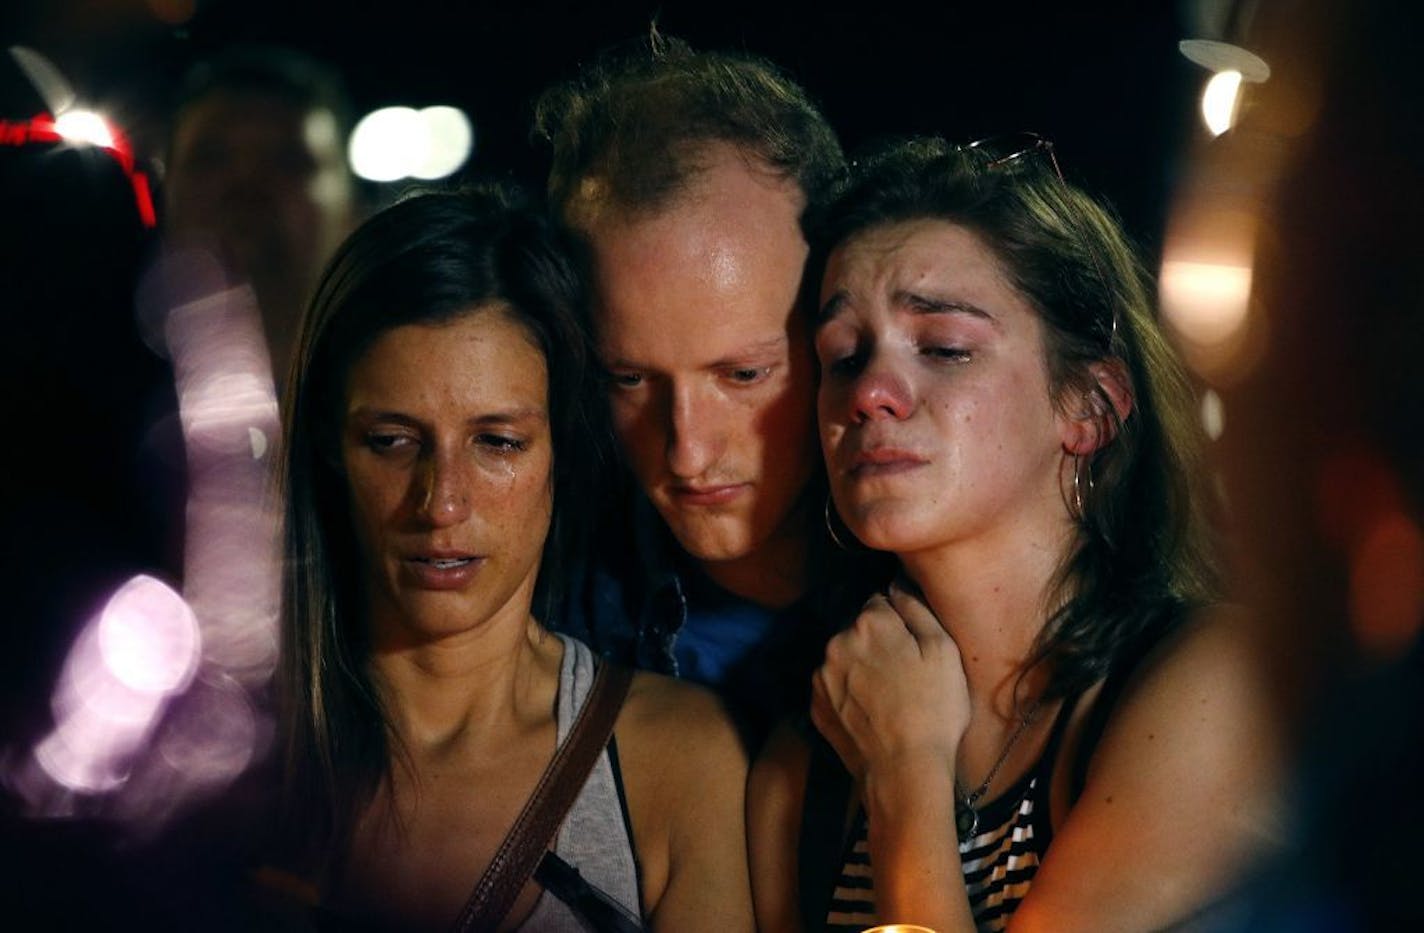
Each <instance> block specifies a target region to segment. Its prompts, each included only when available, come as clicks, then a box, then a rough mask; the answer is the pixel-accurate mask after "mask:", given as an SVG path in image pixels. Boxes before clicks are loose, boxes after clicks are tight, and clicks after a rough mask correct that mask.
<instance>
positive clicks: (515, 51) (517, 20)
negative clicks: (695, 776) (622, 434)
mask: <svg viewBox="0 0 1424 933" xmlns="http://www.w3.org/2000/svg"><path fill="white" fill-rule="evenodd" d="M1204 5H1205V6H1208V7H1223V6H1225V5H1224V4H1221V3H1208V4H1204ZM1197 6H1202V5H1199V4H1192V5H1186V4H1176V3H1171V2H1160V0H1159V2H1152V3H1139V2H1110V3H1088V4H1080V3H1074V4H1035V3H1030V4H1016V3H982V2H975V3H965V2H941V3H932V4H923V5H921V4H911V3H901V2H874V3H869V2H868V3H859V4H845V5H838V4H833V3H828V4H817V3H808V2H794V3H771V2H768V3H760V4H758V3H743V2H734V3H664V4H656V3H653V2H650V0H645V2H640V3H629V2H622V0H620V2H614V3H595V4H579V3H555V2H547V0H533V2H523V3H519V2H515V3H499V4H496V3H477V2H453V0H445V2H437V0H408V2H402V3H379V4H364V3H350V4H338V3H331V2H325V3H304V2H293V3H282V2H277V0H206V2H204V0H198V2H197V3H196V8H195V10H194V12H193V15H192V16H191V17H190V18H189V19H187V20H186V21H185V22H183V23H181V24H179V25H170V24H167V23H164V22H163V21H162V20H161V19H160V18H159V17H158V16H156V15H155V13H154V12H153V11H155V10H157V11H168V10H176V11H177V15H181V14H182V13H183V12H185V11H186V9H188V8H192V7H193V4H192V2H191V0H151V2H149V3H144V2H140V0H107V2H104V0H47V2H38V0H29V2H22V3H21V4H20V5H18V6H15V7H13V8H12V9H11V10H9V11H8V12H7V14H5V15H6V16H7V17H8V18H9V19H10V20H11V21H12V23H11V28H10V29H9V30H7V31H6V32H7V33H8V34H9V37H7V43H9V42H21V43H25V44H29V45H32V46H33V47H35V48H37V49H38V50H39V51H41V52H43V53H44V54H46V55H48V56H49V57H50V58H52V59H53V60H54V61H55V62H56V63H57V64H59V66H60V68H61V70H62V71H64V72H65V73H66V75H67V76H68V77H69V78H70V80H71V81H72V82H73V83H74V85H75V86H76V88H78V89H79V93H80V97H81V99H83V100H85V101H86V102H87V103H89V104H90V105H91V106H95V107H97V108H99V109H101V110H102V111H103V112H106V113H109V114H111V115H112V116H113V118H114V119H116V120H117V121H118V122H119V124H120V125H121V126H123V127H125V129H126V130H127V131H128V132H129V133H130V135H131V136H132V137H134V139H135V142H136V145H137V147H138V148H139V149H140V151H144V150H148V151H150V152H152V151H154V150H155V149H156V148H157V146H158V144H159V141H160V140H161V133H162V126H161V116H162V109H163V102H164V100H165V98H166V95H167V94H168V93H169V89H170V88H171V87H172V86H173V85H174V83H175V82H176V81H177V80H178V78H179V77H180V76H181V74H182V73H183V71H184V69H185V68H186V67H187V65H188V64H190V63H191V62H192V61H194V60H196V59H198V58H201V57H202V56H204V55H205V54H208V53H210V52H212V51H214V50H215V49H218V48H220V47H221V46H222V45H224V44H226V43H229V42H233V41H248V42H262V43H275V44H286V45H291V46H295V47H297V48H300V49H303V50H306V51H308V52H311V53H313V54H315V55H317V56H319V57H322V58H324V59H326V60H328V61H330V62H331V63H333V64H334V65H336V66H337V67H338V68H340V69H341V70H342V72H343V73H344V74H345V76H346V79H347V81H348V83H349V86H350V89H351V92H352V95H353V97H354V99H355V102H356V108H357V112H358V113H361V112H365V111H367V110H370V109H373V108H375V107H378V106H383V105H387V104H398V103H399V104H409V105H413V106H425V105H429V104H435V103H449V104H454V105H456V106H459V107H461V108H463V109H464V110H465V111H466V112H467V113H468V114H469V115H470V116H471V117H472V119H473V120H474V122H475V124H476V137H477V142H476V146H477V151H476V154H475V156H474V158H473V160H472V162H471V163H469V164H467V166H466V169H465V170H466V171H477V172H487V173H497V174H509V175H512V176H514V177H515V178H517V179H519V180H521V181H523V182H525V183H527V184H530V185H535V186H537V185H538V184H539V183H540V181H541V178H542V173H543V170H544V168H545V154H544V152H543V151H542V150H541V149H539V148H538V147H536V146H533V145H531V144H530V142H529V140H528V125H529V114H530V108H531V103H532V100H533V98H534V97H535V96H536V95H537V93H538V91H539V89H540V88H542V87H543V86H544V85H545V84H547V83H549V82H550V81H553V80H557V79H560V78H564V77H567V76H569V75H571V74H572V73H573V72H574V70H575V69H576V67H577V66H578V64H579V63H582V62H586V61H588V60H589V59H590V58H591V57H593V56H594V55H596V54H597V52H598V51H599V50H600V49H603V48H606V47H608V46H610V45H613V44H616V43H619V42H621V41H624V40H627V39H629V38H631V37H636V36H638V35H640V34H643V33H645V32H646V30H647V27H648V23H649V22H650V21H651V20H652V19H654V18H656V19H657V22H658V24H659V27H660V28H661V29H662V30H663V31H665V32H667V33H670V34H672V35H676V36H681V37H683V38H685V39H687V40H688V41H690V42H691V43H692V44H693V45H694V46H696V47H703V48H728V49H740V50H745V51H747V52H751V53H755V54H759V55H764V56H766V57H768V58H771V59H772V60H774V61H776V62H778V63H780V64H781V65H782V66H783V67H785V68H786V69H788V70H789V71H790V72H791V74H792V75H793V76H795V77H796V78H798V79H799V80H800V81H801V82H802V83H803V84H804V85H805V86H806V87H807V88H808V89H809V90H810V92H811V93H812V95H813V97H814V98H816V99H817V100H818V101H819V102H820V103H821V105H822V106H823V108H824V109H825V112H826V113H827V115H828V116H829V118H830V120H831V123H832V124H833V125H834V126H835V127H836V128H837V129H838V130H839V131H840V133H841V134H842V138H843V140H844V142H845V143H846V145H847V146H848V147H850V148H854V147H855V146H856V145H857V144H860V143H863V142H865V141H867V140H870V139H874V138H876V137H879V136H884V135H888V134H901V133H937V134H941V135H945V136H947V137H949V138H952V139H969V138H977V137H981V136H987V135H994V134H999V133H1006V132H1013V131H1017V130H1024V129H1031V130H1034V131H1037V132H1039V133H1041V134H1043V135H1045V136H1047V137H1049V138H1050V139H1053V140H1055V141H1056V143H1057V144H1058V147H1059V152H1060V154H1061V157H1062V161H1063V163H1064V170H1065V172H1067V173H1068V174H1069V176H1071V177H1072V178H1074V179H1075V180H1077V181H1079V182H1080V183H1083V184H1085V185H1086V186H1087V187H1088V188H1090V189H1091V190H1094V191H1096V192H1098V193H1101V194H1104V195H1106V196H1107V197H1108V198H1109V199H1111V200H1112V201H1113V202H1114V203H1115V204H1116V205H1117V206H1118V208H1119V210H1120V212H1121V214H1122V216H1123V219H1124V221H1125V222H1126V224H1127V226H1128V228H1129V230H1130V231H1131V232H1132V233H1133V234H1134V235H1135V236H1136V237H1137V238H1138V239H1139V240H1140V241H1141V242H1142V243H1143V245H1144V246H1145V247H1146V248H1147V250H1148V251H1149V253H1151V252H1154V251H1155V247H1156V245H1157V237H1158V235H1159V229H1160V226H1161V222H1162V216H1163V213H1164V207H1163V202H1164V198H1165V195H1166V192H1167V190H1168V188H1169V186H1170V184H1171V182H1172V176H1173V171H1174V164H1175V157H1174V153H1176V152H1177V151H1179V150H1180V148H1181V146H1182V144H1183V143H1184V142H1186V141H1188V140H1189V138H1190V137H1189V135H1188V134H1193V133H1198V132H1202V131H1201V130H1200V129H1199V127H1200V121H1199V120H1198V118H1197V116H1196V112H1195V106H1196V97H1197V94H1198V93H1199V91H1200V87H1201V84H1202V82H1203V81H1204V80H1205V78H1206V72H1204V71H1203V70H1202V69H1200V68H1199V67H1197V66H1196V65H1193V64H1191V63H1190V62H1188V61H1187V60H1185V59H1184V58H1183V57H1182V56H1181V55H1180V54H1178V52H1177V49H1176V44H1177V42H1178V40H1180V39H1182V38H1187V37H1190V36H1200V35H1204V34H1206V33H1204V30H1205V31H1206V32H1210V30H1212V29H1213V28H1215V29H1220V28H1221V24H1220V23H1216V24H1213V23H1209V22H1202V21H1201V20H1203V19H1209V18H1210V17H1204V16H1203V15H1199V14H1192V13H1190V12H1189V8H1191V9H1194V8H1196V7H1197ZM170 18H176V16H175V15H172V14H170ZM1218 18H1219V17H1218ZM1207 37H1209V38H1214V37H1215V36H1211V35H1207Z"/></svg>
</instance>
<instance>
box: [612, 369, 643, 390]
mask: <svg viewBox="0 0 1424 933" xmlns="http://www.w3.org/2000/svg"><path fill="white" fill-rule="evenodd" d="M608 381H609V382H610V383H611V384H612V385H615V386H617V387H618V388H620V389H636V388H637V387H638V386H640V385H642V384H643V374H642V373H610V374H609V376H608Z"/></svg>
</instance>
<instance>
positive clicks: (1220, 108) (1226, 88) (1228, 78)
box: [1201, 71, 1241, 136]
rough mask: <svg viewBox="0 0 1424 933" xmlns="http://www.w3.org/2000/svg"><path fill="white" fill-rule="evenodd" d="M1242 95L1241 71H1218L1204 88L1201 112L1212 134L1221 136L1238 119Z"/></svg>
mask: <svg viewBox="0 0 1424 933" xmlns="http://www.w3.org/2000/svg"><path fill="white" fill-rule="evenodd" d="M1240 96H1241V72H1239V71H1218V72H1217V73H1216V74H1214V75H1212V76H1211V80H1209V81H1207V83H1206V87H1205V88H1204V89H1203V90H1202V97H1201V114H1202V119H1203V120H1204V121H1206V128H1207V129H1208V130H1210V131H1211V135H1213V136H1220V135H1221V134H1222V133H1225V132H1226V131H1227V130H1229V129H1231V125H1232V124H1233V123H1234V122H1235V121H1236V105H1237V103H1238V102H1239V100H1240Z"/></svg>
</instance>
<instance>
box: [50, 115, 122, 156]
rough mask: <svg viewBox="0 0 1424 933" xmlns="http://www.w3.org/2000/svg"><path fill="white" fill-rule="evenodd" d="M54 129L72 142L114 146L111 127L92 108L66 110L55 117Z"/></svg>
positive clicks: (108, 147) (107, 146)
mask: <svg viewBox="0 0 1424 933" xmlns="http://www.w3.org/2000/svg"><path fill="white" fill-rule="evenodd" d="M54 130H55V132H56V133H58V134H59V135H61V136H63V137H64V138H65V139H67V140H69V141H70V142H72V143H87V144H89V145H91V146H102V147H104V148H105V149H112V148H113V147H114V131H113V129H111V128H110V127H109V123H108V121H107V120H105V119H104V118H103V117H101V116H99V114H97V113H95V112H94V111H92V110H80V109H75V110H66V111H65V112H64V113H61V114H60V115H59V116H57V117H55V120H54Z"/></svg>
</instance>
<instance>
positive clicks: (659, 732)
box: [616, 671, 747, 812]
mask: <svg viewBox="0 0 1424 933" xmlns="http://www.w3.org/2000/svg"><path fill="white" fill-rule="evenodd" d="M616 734H617V736H618V752H619V756H620V758H621V760H622V763H623V768H624V771H625V777H626V778H627V779H628V782H629V785H630V787H633V786H637V785H641V787H642V789H643V796H644V799H646V800H648V801H649V802H650V803H652V804H653V806H654V807H655V808H656V809H658V810H660V811H663V812H668V809H669V808H674V807H679V806H682V805H683V803H684V802H686V801H687V800H689V799H693V798H695V797H696V796H697V795H698V794H704V793H706V792H708V791H709V790H711V789H712V788H713V787H714V786H716V785H723V784H728V785H733V784H734V785H735V786H736V788H737V793H738V796H739V798H740V794H741V791H742V789H743V786H744V784H745V782H746V775H747V756H746V752H745V751H743V749H742V744H741V741H740V740H739V739H738V737H737V731H736V728H735V727H734V726H733V725H732V722H731V720H730V719H729V718H728V716H727V712H726V710H725V709H724V708H723V706H722V702H721V700H719V699H718V697H717V695H716V694H714V693H712V691H710V690H708V689H707V688H705V687H702V686H699V685H697V684H691V683H687V682H686V681H681V680H675V679H673V678H671V677H665V676H663V675H661V674H653V673H649V672H646V671H639V672H638V673H637V674H635V675H634V677H633V684H632V687H631V688H630V689H629V691H628V700H627V702H626V703H625V704H624V705H623V711H622V712H621V713H620V714H619V716H618V724H617V726H616Z"/></svg>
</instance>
